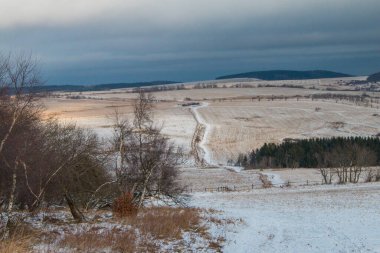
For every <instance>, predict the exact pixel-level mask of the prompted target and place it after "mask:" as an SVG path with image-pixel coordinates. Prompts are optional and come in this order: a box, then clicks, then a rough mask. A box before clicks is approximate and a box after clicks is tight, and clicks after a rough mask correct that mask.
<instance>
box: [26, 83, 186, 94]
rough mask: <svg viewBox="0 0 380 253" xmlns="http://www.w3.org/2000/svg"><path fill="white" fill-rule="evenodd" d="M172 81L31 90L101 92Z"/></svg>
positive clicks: (35, 89) (37, 90)
mask: <svg viewBox="0 0 380 253" xmlns="http://www.w3.org/2000/svg"><path fill="white" fill-rule="evenodd" d="M175 83H179V82H173V81H153V82H139V83H109V84H96V85H44V86H38V87H34V88H33V92H58V91H61V92H81V91H102V90H111V89H122V88H139V87H144V86H154V85H166V84H175Z"/></svg>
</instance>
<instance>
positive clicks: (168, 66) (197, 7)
mask: <svg viewBox="0 0 380 253" xmlns="http://www.w3.org/2000/svg"><path fill="white" fill-rule="evenodd" d="M0 6H1V8H0V52H2V53H8V52H20V51H22V52H32V54H33V55H34V56H36V57H37V58H38V59H39V61H40V63H41V68H42V70H43V73H44V76H45V78H46V79H47V81H48V83H49V84H82V83H110V82H132V81H149V80H178V81H189V80H201V79H213V78H215V77H216V76H219V75H225V74H232V73H240V72H246V71H254V70H270V69H294V70H311V69H327V70H333V71H339V72H345V73H350V74H356V75H366V74H370V73H372V72H377V71H380V29H379V24H380V15H379V13H380V1H379V0H361V1H359V0H281V1H279V0H266V1H262V0H207V1H205V0H191V1H190V0H160V1H157V0H92V1H91V0H56V1H52V0H34V1H27V0H12V1H9V0H0Z"/></svg>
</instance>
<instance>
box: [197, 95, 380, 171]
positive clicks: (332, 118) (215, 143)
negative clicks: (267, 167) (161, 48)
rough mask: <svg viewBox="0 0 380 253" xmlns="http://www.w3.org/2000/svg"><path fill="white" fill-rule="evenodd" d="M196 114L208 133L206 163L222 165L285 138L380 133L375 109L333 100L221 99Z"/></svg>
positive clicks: (200, 109)
mask: <svg viewBox="0 0 380 253" xmlns="http://www.w3.org/2000/svg"><path fill="white" fill-rule="evenodd" d="M316 108H318V109H317V110H316ZM198 112H199V114H201V116H202V119H203V121H205V122H206V123H207V124H208V125H209V128H210V129H211V133H210V134H208V145H209V149H210V150H211V154H210V157H211V158H210V159H211V160H214V161H219V162H220V163H222V164H226V162H227V160H228V159H231V158H232V159H236V157H237V155H238V154H239V153H247V152H248V151H250V150H252V149H256V148H259V147H261V146H262V145H263V144H264V143H271V142H274V143H279V142H281V141H282V140H283V139H285V138H295V139H299V138H311V137H332V136H373V135H376V134H378V133H380V117H378V116H376V115H377V114H378V113H379V109H377V108H368V107H362V106H355V105H350V104H341V103H335V102H333V101H312V100H299V101H297V100H295V99H293V100H287V101H285V100H275V101H264V100H262V101H257V100H255V101H232V102H229V101H223V102H215V103H212V104H210V105H209V106H207V107H203V108H199V109H198ZM374 115H375V116H374Z"/></svg>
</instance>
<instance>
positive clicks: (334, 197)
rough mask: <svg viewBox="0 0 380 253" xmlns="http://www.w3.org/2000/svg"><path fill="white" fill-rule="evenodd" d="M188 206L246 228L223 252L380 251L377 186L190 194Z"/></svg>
mask: <svg viewBox="0 0 380 253" xmlns="http://www.w3.org/2000/svg"><path fill="white" fill-rule="evenodd" d="M192 205H193V206H197V207H203V208H214V209H217V210H222V211H224V214H223V215H225V216H226V217H236V218H242V219H243V222H244V223H245V224H244V225H242V226H241V227H240V228H239V229H237V230H235V231H226V238H227V242H226V245H225V247H224V248H223V252H233V253H238V252H279V253H280V252H292V253H293V252H321V253H324V252H380V237H379V234H380V212H379V210H380V184H379V183H372V184H362V185H346V186H331V185H330V186H312V187H310V186H309V187H297V188H271V189H261V190H253V191H250V192H235V193H195V194H193V200H192Z"/></svg>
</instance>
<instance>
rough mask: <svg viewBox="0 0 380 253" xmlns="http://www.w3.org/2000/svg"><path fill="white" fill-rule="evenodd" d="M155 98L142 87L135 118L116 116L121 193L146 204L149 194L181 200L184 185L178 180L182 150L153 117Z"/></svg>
mask: <svg viewBox="0 0 380 253" xmlns="http://www.w3.org/2000/svg"><path fill="white" fill-rule="evenodd" d="M154 101H155V99H154V97H153V96H152V95H151V94H150V93H145V92H143V91H142V90H141V91H140V92H139V93H138V97H137V99H136V100H135V103H134V118H133V119H132V120H130V121H129V120H128V119H127V118H125V117H123V115H122V114H121V113H120V112H115V115H114V138H113V140H112V145H113V148H114V150H115V151H116V152H117V156H116V157H117V159H118V161H117V163H116V164H117V166H116V168H115V175H116V181H117V185H118V189H119V192H120V193H121V194H130V196H132V197H133V199H132V202H133V203H135V204H136V205H137V206H138V207H141V206H142V205H143V201H144V199H145V197H146V196H156V197H158V198H160V197H161V198H163V200H165V199H166V198H169V199H170V200H171V201H173V200H174V201H178V200H179V199H178V196H179V194H180V193H181V192H182V190H183V189H182V188H181V187H180V186H179V185H178V183H177V181H176V179H177V176H178V166H179V165H180V163H181V162H182V157H183V156H182V150H181V149H180V148H178V147H176V146H175V145H174V144H173V143H171V142H170V141H169V139H168V138H167V137H165V136H164V135H163V134H162V133H161V127H159V126H157V125H156V124H155V123H154V120H153V112H152V109H153V106H154Z"/></svg>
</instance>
